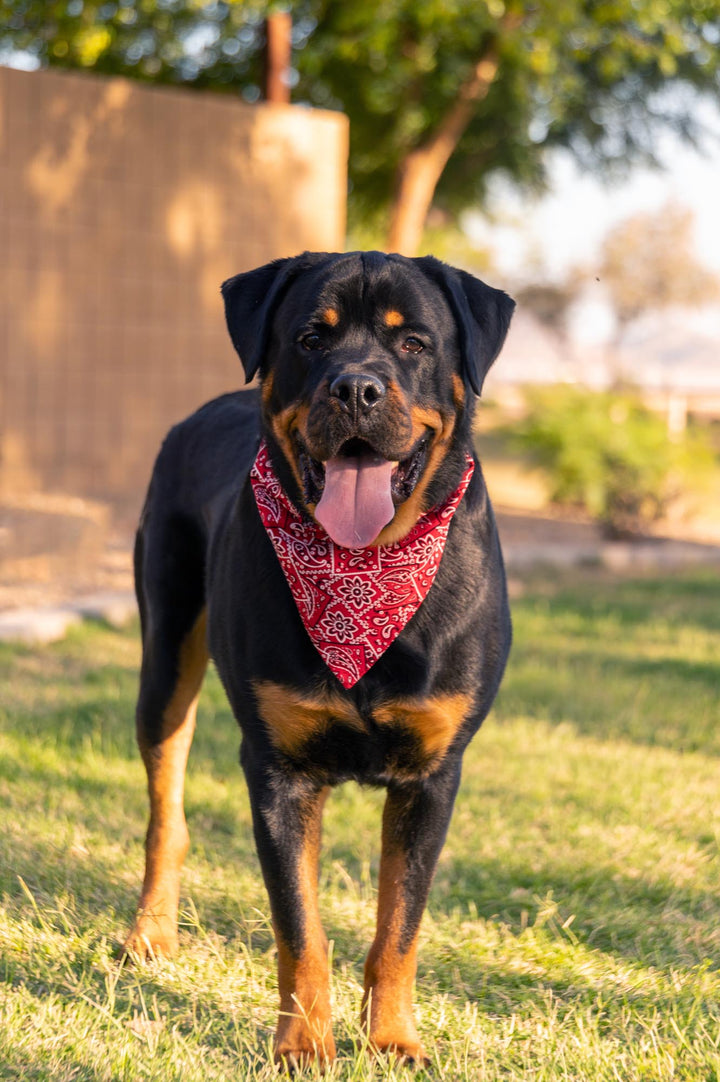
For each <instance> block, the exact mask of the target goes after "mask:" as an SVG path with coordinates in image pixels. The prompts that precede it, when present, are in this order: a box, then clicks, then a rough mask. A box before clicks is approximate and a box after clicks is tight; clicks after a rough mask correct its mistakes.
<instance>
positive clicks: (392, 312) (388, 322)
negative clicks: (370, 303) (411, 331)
mask: <svg viewBox="0 0 720 1082" xmlns="http://www.w3.org/2000/svg"><path fill="white" fill-rule="evenodd" d="M383 322H384V324H385V326H386V327H402V325H403V323H404V322H405V317H404V316H403V314H402V312H398V311H397V309H395V308H390V309H389V311H387V312H384V313H383Z"/></svg>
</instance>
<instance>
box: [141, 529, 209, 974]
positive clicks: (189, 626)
mask: <svg viewBox="0 0 720 1082" xmlns="http://www.w3.org/2000/svg"><path fill="white" fill-rule="evenodd" d="M157 534H158V532H156V534H155V535H152V534H151V536H150V537H149V538H147V539H146V538H144V537H143V532H142V530H141V532H140V533H139V534H138V542H137V545H136V585H137V591H138V601H139V604H140V613H141V622H142V630H143V662H142V669H141V675H140V693H139V697H138V705H137V740H138V745H139V748H140V753H141V755H142V759H143V762H144V764H145V769H146V771H147V781H148V794H149V797H150V822H149V825H148V831H147V837H146V841H145V880H144V883H143V888H142V894H141V897H140V904H139V907H138V912H137V916H136V919H135V924H134V925H133V928H132V929H131V931H130V934H129V935H128V937H127V939H126V941H125V944H124V947H123V950H124V952H125V953H126V954H131V955H137V956H139V957H143V958H144V957H153V956H156V957H157V956H165V957H168V956H170V955H171V954H173V953H174V952H175V950H176V949H177V940H178V932H177V919H178V903H179V897H180V872H181V869H182V864H183V860H184V859H185V854H186V853H187V849H188V845H189V836H188V829H187V824H186V822H185V811H184V806H183V792H184V782H185V767H186V764H187V758H188V754H189V751H190V745H191V743H192V738H193V733H194V730H195V715H196V711H197V701H198V695H199V693H200V686H201V684H202V680H203V676H204V674H205V669H206V667H207V661H208V652H207V645H206V626H205V625H206V619H205V607H204V601H203V576H202V547H201V544H200V538H199V537H198V536H197V534H196V533H195V531H193V530H192V529H187V528H186V524H178V523H177V522H176V523H174V524H172V523H170V522H166V523H165V524H164V526H163V529H162V530H161V531H159V536H158V535H157Z"/></svg>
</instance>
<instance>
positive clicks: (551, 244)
mask: <svg viewBox="0 0 720 1082" xmlns="http://www.w3.org/2000/svg"><path fill="white" fill-rule="evenodd" d="M699 110H700V116H701V119H702V122H703V124H704V126H705V128H706V129H707V130H708V132H709V133H710V134H709V137H708V139H707V140H706V145H705V147H704V152H703V153H700V152H698V151H696V150H694V149H693V148H691V147H689V146H687V145H683V144H682V143H681V142H680V141H679V140H678V139H677V138H676V137H674V136H671V135H666V136H664V137H662V138H661V139H660V141H659V146H658V151H659V156H660V158H661V160H662V161H663V163H664V166H665V169H664V170H663V171H658V170H649V169H640V168H636V169H633V170H632V172H631V173H630V174H629V176H628V178H627V180H625V181H624V182H619V183H615V184H613V185H612V186H609V185H607V184H603V183H601V182H600V181H598V180H597V179H596V178H595V177H593V176H592V175H591V174H589V173H583V172H581V171H580V170H579V169H578V167H577V166H576V165H575V163H574V161H573V159H572V158H571V156H570V155H569V154H568V153H567V152H564V151H558V152H556V153H555V154H554V155H553V157H552V159H551V161H550V167H549V177H550V185H549V192H548V194H547V195H545V196H544V197H541V198H540V199H533V198H532V197H528V195H527V194H526V193H521V192H518V191H516V190H514V189H513V188H512V187H510V186H509V185H507V184H498V185H496V186H495V188H494V190H493V191H492V193H491V200H490V203H489V209H490V212H491V215H492V217H493V218H494V222H493V223H490V222H488V220H487V218H484V217H481V216H480V215H479V214H478V215H472V214H471V215H469V216H468V218H467V221H466V230H467V232H468V233H469V235H470V236H471V238H472V239H473V240H474V241H475V242H476V243H477V244H479V245H482V246H483V247H484V246H485V245H488V246H489V247H490V248H491V250H492V252H493V262H494V264H495V267H496V269H497V271H498V273H499V274H500V275H501V276H503V277H505V276H507V277H508V278H510V279H518V278H520V279H532V280H535V281H537V280H543V279H545V280H547V279H551V280H555V281H560V280H562V279H563V278H564V277H566V276H567V275H568V273H570V272H572V270H573V268H575V267H578V266H582V267H588V266H590V267H591V266H592V263H593V261H594V260H595V259H596V258H597V256H598V254H599V251H600V248H601V246H602V241H603V238H604V236H605V234H606V233H607V231H608V229H610V228H612V226H614V225H615V224H617V223H618V222H620V221H621V220H623V219H625V218H628V217H630V216H632V215H633V214H637V213H639V212H654V211H659V210H661V209H662V207H663V206H665V205H666V204H667V203H668V202H675V203H679V204H680V205H681V206H683V207H690V208H691V210H692V211H693V213H694V216H695V242H696V254H697V256H698V258H699V259H700V260H701V261H702V262H703V263H704V264H706V265H707V266H708V268H709V269H711V270H714V271H718V272H720V110H718V109H717V108H716V107H715V106H714V105H713V106H711V105H709V104H708V105H704V106H699Z"/></svg>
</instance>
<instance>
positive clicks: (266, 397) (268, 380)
mask: <svg viewBox="0 0 720 1082" xmlns="http://www.w3.org/2000/svg"><path fill="white" fill-rule="evenodd" d="M274 387H275V379H274V376H273V374H272V372H268V374H267V375H266V376H265V378H264V380H263V381H262V387H261V390H260V401H261V402H262V407H263V410H264V411H267V410H269V408H270V399H271V398H272V393H273V389H274Z"/></svg>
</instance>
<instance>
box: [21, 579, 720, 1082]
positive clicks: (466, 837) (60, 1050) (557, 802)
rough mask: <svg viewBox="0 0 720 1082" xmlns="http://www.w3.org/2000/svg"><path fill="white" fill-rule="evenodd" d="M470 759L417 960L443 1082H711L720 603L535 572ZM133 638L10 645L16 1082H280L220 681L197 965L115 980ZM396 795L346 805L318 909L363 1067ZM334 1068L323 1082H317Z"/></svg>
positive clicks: (266, 966)
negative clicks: (364, 985)
mask: <svg viewBox="0 0 720 1082" xmlns="http://www.w3.org/2000/svg"><path fill="white" fill-rule="evenodd" d="M514 619H515V633H516V641H515V646H514V650H513V655H512V661H511V665H510V668H509V671H508V674H507V677H506V681H505V684H504V687H503V690H502V693H501V697H500V699H499V701H498V704H497V707H496V709H495V711H494V713H493V715H492V717H491V718H490V719H489V720H488V722H487V723H486V725H485V727H484V729H483V730H482V731H481V733H480V734H479V736H478V737H477V739H476V740H475V742H474V744H473V746H472V747H471V749H470V751H469V753H468V755H467V756H466V760H465V763H466V765H465V771H464V777H463V785H462V788H461V791H460V796H459V798H458V803H457V806H456V812H455V817H454V820H453V823H452V827H451V830H450V835H449V837H448V841H447V845H446V847H445V850H444V853H443V856H442V859H441V863H440V867H439V870H438V875H437V878H436V881H435V885H434V887H433V891H432V895H431V901H430V906H429V910H428V913H427V915H426V918H425V921H424V924H423V932H422V937H421V938H422V942H421V951H420V968H419V974H418V983H417V1004H418V1019H419V1027H420V1031H421V1033H422V1035H423V1037H424V1039H425V1042H426V1045H427V1048H428V1052H429V1054H430V1056H431V1058H432V1061H433V1067H432V1069H431V1070H430V1071H429V1072H427V1073H423V1072H419V1073H417V1074H416V1075H415V1077H417V1078H420V1077H433V1078H436V1079H443V1080H444V1079H453V1080H454V1079H478V1080H481V1079H488V1080H491V1079H532V1080H533V1082H535V1080H537V1082H539V1080H548V1082H549V1080H560V1079H564V1080H565V1079H567V1080H570V1079H577V1080H588V1082H597V1080H605V1079H608V1080H610V1079H613V1080H618V1082H632V1080H635V1079H647V1080H652V1082H659V1080H665V1079H668V1080H669V1079H673V1080H675V1079H686V1080H693V1082H709V1080H712V1079H715V1080H718V1079H720V973H719V972H718V964H719V963H720V889H719V888H720V859H719V853H718V848H719V844H720V583H719V582H718V580H717V576H716V574H715V573H713V572H704V571H693V572H692V573H686V574H683V575H673V576H672V577H671V578H670V579H668V580H662V581H661V580H656V579H650V578H645V579H633V580H624V581H618V580H613V579H611V578H609V577H608V576H607V575H604V574H601V573H600V572H588V573H587V574H582V575H578V574H575V575H574V576H573V578H572V579H571V578H570V577H568V576H565V577H561V576H552V575H544V576H540V575H538V576H537V577H536V578H534V579H530V580H528V581H527V582H526V583H524V584H523V590H522V592H521V595H520V596H519V598H518V599H517V600H516V601H515V603H514ZM138 654H139V651H138V643H137V630H136V629H135V630H131V631H129V632H126V633H119V632H116V631H112V630H109V629H107V628H105V627H102V626H99V625H85V626H84V627H82V628H80V629H79V630H76V631H74V632H73V633H72V635H71V636H70V637H69V638H67V639H66V640H65V641H64V642H62V643H59V644H57V645H54V646H51V647H46V648H43V649H30V648H26V647H20V646H17V647H10V646H7V645H3V646H1V647H0V680H1V681H2V686H3V689H4V692H3V697H2V703H1V705H0V820H1V822H2V829H0V899H1V903H0V978H1V981H2V983H1V984H0V1078H2V1079H23V1080H33V1079H52V1080H53V1082H64V1080H68V1082H69V1080H71V1079H72V1080H76V1079H123V1080H134V1079H157V1080H158V1082H160V1080H162V1082H168V1080H175V1079H177V1080H182V1082H193V1080H196V1079H197V1080H198V1082H199V1080H203V1082H205V1080H211V1079H241V1080H242V1079H270V1078H273V1077H277V1072H276V1071H275V1070H274V1069H273V1068H272V1067H271V1066H270V1064H269V1047H270V1044H271V1038H272V1030H273V1026H274V1020H275V1004H276V988H275V958H274V948H273V941H272V935H271V931H270V927H269V923H268V917H267V913H268V907H267V901H266V898H265V893H264V889H263V886H262V883H261V879H260V873H259V867H258V863H257V858H256V856H255V853H254V847H253V842H252V838H251V830H250V814H249V809H248V802H247V797H246V794H245V789H244V782H243V780H242V776H241V773H240V769H239V766H238V763H237V749H238V734H237V731H236V728H235V723H234V721H233V719H232V717H231V715H230V713H229V710H228V707H227V705H226V702H225V700H224V697H223V694H222V691H221V689H220V686H219V682H218V680H217V678H216V676H215V675H214V674H211V676H210V678H209V679H208V681H207V684H206V689H205V692H204V698H203V706H202V708H201V716H200V720H199V725H198V734H197V738H196V741H195V745H194V747H193V752H192V755H191V765H190V771H189V778H188V791H187V812H188V822H189V825H190V832H191V836H192V849H191V853H190V856H189V859H188V863H187V866H186V872H185V877H184V881H183V882H184V894H183V902H182V910H183V929H182V935H181V939H182V947H183V949H182V952H181V954H180V956H179V957H178V958H177V960H175V961H173V962H169V963H164V964H158V965H155V964H151V965H147V966H143V967H140V968H139V969H135V970H133V969H120V968H119V967H118V965H117V963H116V962H115V960H114V952H115V950H116V947H117V944H118V942H119V941H120V940H121V939H122V937H123V936H124V933H125V931H126V930H127V928H128V926H129V923H130V920H131V917H132V914H133V909H134V906H135V904H136V901H137V896H138V892H139V887H140V881H141V874H142V843H143V835H144V830H145V821H146V797H145V786H144V775H143V771H142V767H141V764H140V761H139V759H138V757H137V755H136V752H135V748H134V735H133V721H132V717H133V706H134V702H133V700H134V693H135V687H136V671H137V664H138ZM381 803H382V794H380V793H375V792H365V791H362V790H360V789H359V788H357V787H354V786H346V787H344V788H342V789H340V790H337V791H336V792H335V793H334V795H333V797H332V798H331V800H330V802H329V804H328V808H327V812H326V828H325V849H324V860H323V870H322V875H321V878H322V883H321V888H322V910H323V914H324V920H325V926H326V930H327V932H328V936H329V938H330V939H331V940H332V941H333V974H334V986H333V987H334V991H333V995H334V1001H335V1008H334V1009H335V1034H336V1038H337V1040H338V1046H339V1060H338V1062H337V1063H336V1065H335V1066H334V1067H333V1068H332V1069H331V1070H330V1071H329V1072H328V1074H327V1075H326V1077H327V1078H329V1079H354V1080H362V1079H370V1078H386V1079H400V1078H405V1077H407V1078H410V1077H412V1072H410V1071H409V1070H407V1069H406V1068H402V1067H398V1066H396V1065H393V1064H392V1063H384V1064H382V1065H379V1066H378V1065H375V1066H374V1065H373V1064H372V1063H371V1061H370V1060H369V1059H368V1057H366V1056H365V1055H363V1054H362V1053H361V1051H360V1050H361V1048H362V1034H361V1032H360V1029H359V1026H358V1023H357V1018H358V1014H359V1007H360V997H361V983H360V982H361V978H362V961H363V958H364V953H365V951H366V949H367V946H368V945H369V943H370V940H371V936H372V925H373V921H374V906H375V889H376V874H377V859H378V848H379V821H380V809H381ZM314 1073H315V1072H314V1071H307V1072H306V1076H308V1077H312V1076H313V1075H314Z"/></svg>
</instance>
